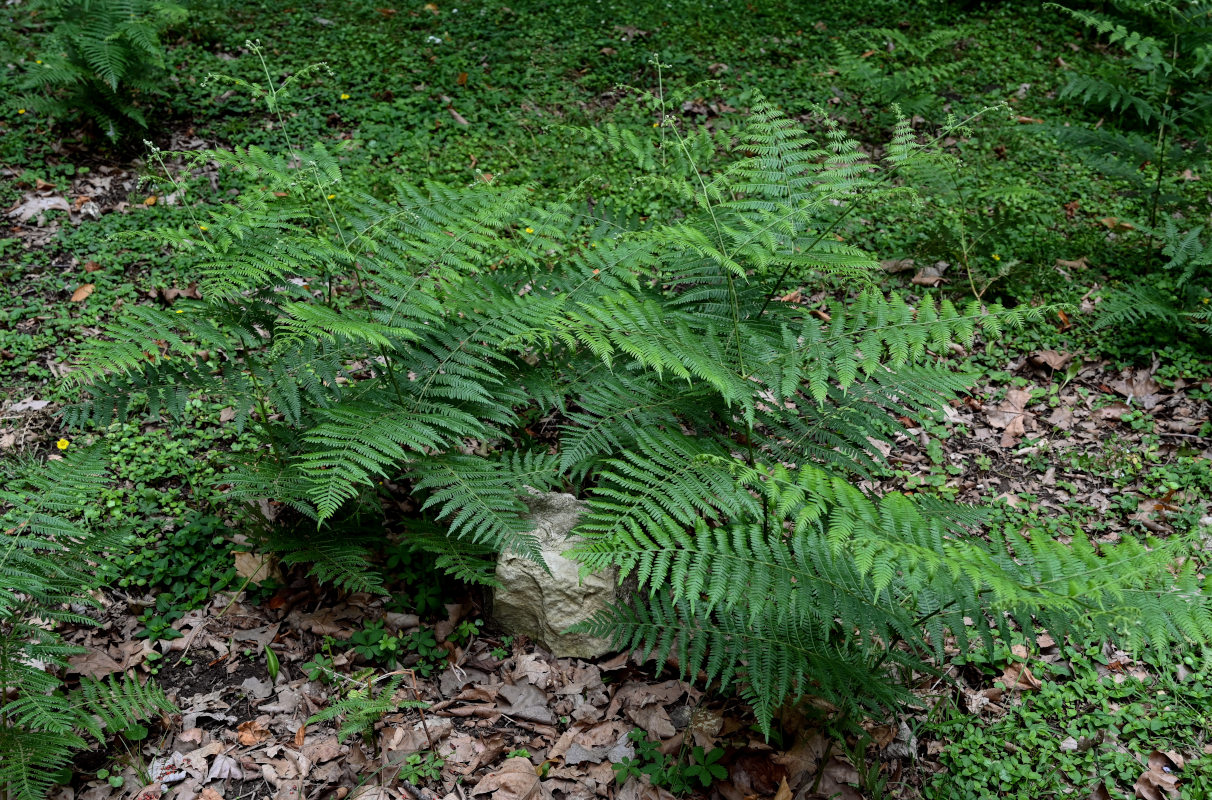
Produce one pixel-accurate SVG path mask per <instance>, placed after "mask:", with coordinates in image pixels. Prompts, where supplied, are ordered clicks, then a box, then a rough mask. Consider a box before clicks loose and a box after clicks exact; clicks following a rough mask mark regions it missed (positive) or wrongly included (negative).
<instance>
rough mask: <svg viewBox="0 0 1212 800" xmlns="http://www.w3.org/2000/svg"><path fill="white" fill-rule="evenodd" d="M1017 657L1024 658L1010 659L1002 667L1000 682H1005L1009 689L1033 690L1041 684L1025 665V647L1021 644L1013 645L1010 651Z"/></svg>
mask: <svg viewBox="0 0 1212 800" xmlns="http://www.w3.org/2000/svg"><path fill="white" fill-rule="evenodd" d="M1010 652H1012V653H1013V654H1014V655H1015V656H1016V657H1017V658H1020V659H1024V660H1023V661H1011V662H1010V663H1009V664H1007V665H1006V666H1005V667H1004V668H1003V669H1002V678H1001V680H1002V683H1003V684H1005V686H1006V689H1007V690H1009V691H1034V690H1035V689H1038V688H1040V687H1041V686H1043V684H1042V683H1040V681H1039V679H1038V678H1036V677H1035V676H1034V675H1032V674H1031V670H1030V669H1029V668H1028V667H1027V664H1026V661H1025V659H1026V658H1027V648H1025V647H1023V646H1022V645H1021V644H1019V645H1015V646H1014V647H1013V648H1011V651H1010Z"/></svg>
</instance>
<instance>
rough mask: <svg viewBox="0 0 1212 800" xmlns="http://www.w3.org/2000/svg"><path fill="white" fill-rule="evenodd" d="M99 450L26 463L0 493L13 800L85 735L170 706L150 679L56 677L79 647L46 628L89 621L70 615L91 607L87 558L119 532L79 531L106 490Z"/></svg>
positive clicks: (5, 773)
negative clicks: (75, 681)
mask: <svg viewBox="0 0 1212 800" xmlns="http://www.w3.org/2000/svg"><path fill="white" fill-rule="evenodd" d="M104 464H105V457H104V454H102V453H101V452H100V450H99V449H98V448H91V449H85V450H81V451H78V452H75V453H72V454H71V455H69V456H68V457H67V458H65V459H63V460H60V461H51V462H48V463H47V464H45V465H31V466H30V467H29V468H28V469H26V470H25V471H24V472H23V473H22V474H20V475H18V476H16V477H15V478H14V479H12V480H10V481H9V483H8V485H7V486H6V487H5V488H3V489H0V509H2V510H3V515H2V517H0V527H2V528H3V529H4V531H5V535H4V537H3V539H2V540H0V686H4V687H8V689H6V692H5V696H4V697H3V698H0V785H2V786H5V787H7V788H8V789H9V791H10V796H11V797H13V798H14V800H42V798H44V797H45V796H46V794H47V792H48V791H49V790H50V788H51V786H52V785H53V784H54V782H55V776H56V774H57V772H59V771H60V770H61V768H62V767H64V766H66V765H67V764H68V763H69V762H70V761H71V758H72V755H73V753H74V752H75V751H77V750H79V749H82V748H84V747H85V746H87V744H88V742H87V740H86V739H85V738H84V736H83V734H88V735H91V736H92V737H93V738H95V739H97V740H100V741H104V739H105V737H106V735H108V734H113V733H117V732H121V731H122V730H125V729H126V728H127V727H128V726H130V725H131V724H133V723H134V722H136V721H138V720H141V719H146V718H148V717H150V716H153V715H155V714H157V713H167V712H169V711H171V710H173V707H172V704H171V703H169V702H168V700H167V699H166V698H165V697H164V694H163V692H161V691H160V690H159V689H158V688H156V687H155V685H154V684H152V683H150V682H149V683H147V684H140V683H139V682H138V680H137V679H135V678H132V677H129V676H127V677H124V678H122V679H121V680H118V679H115V678H113V677H111V678H110V680H109V681H106V682H101V681H90V680H87V679H86V680H84V681H82V682H81V685H80V687H79V688H77V689H74V690H71V691H68V690H67V688H66V687H65V686H64V683H63V681H62V680H61V679H60V678H59V677H58V675H57V674H56V672H57V670H60V669H64V668H66V667H67V659H68V658H69V657H70V656H72V655H75V654H77V653H79V652H82V651H81V650H80V648H77V647H73V646H70V645H67V644H66V643H64V642H63V640H62V639H61V638H60V637H59V635H58V634H57V633H56V632H55V631H54V629H53V627H48V626H47V623H52V624H53V623H58V622H71V623H76V624H96V623H95V622H94V621H93V620H92V619H91V618H90V617H88V616H87V615H86V614H84V613H80V612H77V611H75V610H73V609H74V608H79V607H80V606H86V607H87V606H90V605H93V606H95V605H96V601H95V600H94V599H93V598H92V596H91V595H90V594H88V593H87V588H88V587H89V586H91V585H93V584H94V583H95V578H94V575H93V570H94V568H95V562H97V561H101V560H102V559H104V557H105V551H106V549H108V548H110V547H112V546H114V545H115V544H117V543H118V542H120V541H121V538H122V532H121V531H118V532H112V533H108V534H98V533H94V532H92V531H90V530H87V529H86V528H84V527H83V526H81V525H80V523H79V522H78V519H79V517H80V515H81V513H82V511H83V510H84V507H85V506H86V505H87V504H88V503H90V502H92V499H91V498H93V497H96V496H97V495H98V494H99V493H100V492H101V490H102V489H103V488H104V486H105V484H106V476H105V472H104Z"/></svg>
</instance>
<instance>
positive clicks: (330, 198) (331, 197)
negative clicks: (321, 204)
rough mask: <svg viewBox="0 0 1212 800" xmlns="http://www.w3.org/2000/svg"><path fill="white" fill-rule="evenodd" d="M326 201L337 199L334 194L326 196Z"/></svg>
mask: <svg viewBox="0 0 1212 800" xmlns="http://www.w3.org/2000/svg"><path fill="white" fill-rule="evenodd" d="M328 199H329V200H336V199H337V196H336V195H335V194H330V195H329V196H328Z"/></svg>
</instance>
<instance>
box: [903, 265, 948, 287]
mask: <svg viewBox="0 0 1212 800" xmlns="http://www.w3.org/2000/svg"><path fill="white" fill-rule="evenodd" d="M950 266H951V265H950V264H948V263H947V262H946V261H937V262H935V263H934V264H932V265H931V266H929V267H922V268H921V269H919V270H918V271H917V272H916V273H915V274H914V276H913V280H912V281H911V282H912V283H914V284H917V285H918V286H938V285H939V284H940V283H945V282H946V280H947V279H946V278H944V277H943V273H944V272H946V271H947V268H948V267H950Z"/></svg>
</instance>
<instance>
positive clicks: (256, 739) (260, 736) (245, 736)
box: [212, 719, 270, 769]
mask: <svg viewBox="0 0 1212 800" xmlns="http://www.w3.org/2000/svg"><path fill="white" fill-rule="evenodd" d="M269 736H270V733H269V730H268V729H267V728H265V727H264V726H262V725H261V724H260V723H258V722H257V721H256V720H253V719H250V720H249V721H248V722H241V723H240V724H239V725H237V726H236V738H237V739H238V740H239V741H240V744H242V745H244V746H245V747H252V746H253V745H255V744H260V743H261V742H263V741H265V740H266V739H268V738H269ZM212 769H213V768H212Z"/></svg>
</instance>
